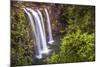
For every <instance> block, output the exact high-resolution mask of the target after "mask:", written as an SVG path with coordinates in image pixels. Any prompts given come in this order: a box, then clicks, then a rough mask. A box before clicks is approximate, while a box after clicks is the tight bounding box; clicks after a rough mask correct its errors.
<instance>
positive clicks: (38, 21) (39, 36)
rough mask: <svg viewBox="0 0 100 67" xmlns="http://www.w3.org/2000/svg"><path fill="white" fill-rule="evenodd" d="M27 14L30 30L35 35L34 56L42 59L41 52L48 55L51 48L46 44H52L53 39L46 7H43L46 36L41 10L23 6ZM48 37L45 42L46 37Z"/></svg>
mask: <svg viewBox="0 0 100 67" xmlns="http://www.w3.org/2000/svg"><path fill="white" fill-rule="evenodd" d="M23 9H24V11H25V13H26V14H27V16H28V18H29V20H30V23H31V26H32V32H33V35H34V37H35V56H36V58H37V59H42V58H43V54H45V55H48V54H49V52H50V51H51V49H49V48H48V44H53V42H54V40H53V37H52V30H51V24H50V17H49V13H48V11H47V9H46V8H45V9H44V11H45V14H46V22H47V26H48V28H47V31H48V36H46V29H45V24H44V18H43V15H42V12H41V11H40V10H39V9H36V10H33V9H31V8H23ZM46 37H48V38H49V40H48V43H47V38H46Z"/></svg>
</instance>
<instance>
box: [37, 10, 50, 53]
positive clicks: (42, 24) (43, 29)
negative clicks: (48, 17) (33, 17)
mask: <svg viewBox="0 0 100 67" xmlns="http://www.w3.org/2000/svg"><path fill="white" fill-rule="evenodd" d="M36 11H37V13H38V16H39V18H40V21H41V27H42V31H43V36H44V40H43V41H44V42H45V43H46V44H42V46H43V50H42V53H43V54H48V53H49V51H50V50H48V47H47V41H46V34H45V26H44V20H43V16H42V13H41V11H40V10H39V9H37V10H36Z"/></svg>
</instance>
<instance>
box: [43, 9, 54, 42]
mask: <svg viewBox="0 0 100 67" xmlns="http://www.w3.org/2000/svg"><path fill="white" fill-rule="evenodd" d="M44 11H45V13H46V18H47V27H48V35H49V36H48V38H49V41H48V43H49V44H53V42H54V40H53V37H52V30H51V23H50V17H49V13H48V11H47V9H46V8H44Z"/></svg>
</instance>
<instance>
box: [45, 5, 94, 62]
mask: <svg viewBox="0 0 100 67" xmlns="http://www.w3.org/2000/svg"><path fill="white" fill-rule="evenodd" d="M60 19H62V20H65V21H66V23H67V24H68V25H67V26H66V29H65V32H66V34H65V35H64V37H63V38H62V39H61V43H60V47H59V49H60V50H59V51H58V52H53V54H52V55H51V57H48V58H47V59H46V60H45V62H47V63H50V64H51V63H71V62H85V61H94V60H95V45H94V44H95V36H94V34H95V33H94V32H95V7H94V6H77V5H65V6H63V9H62V13H61V17H60ZM62 22H63V21H62ZM58 45H59V44H58Z"/></svg>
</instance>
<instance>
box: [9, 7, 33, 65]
mask: <svg viewBox="0 0 100 67" xmlns="http://www.w3.org/2000/svg"><path fill="white" fill-rule="evenodd" d="M31 33H32V31H31V27H30V24H29V21H28V19H27V17H26V15H25V13H24V11H23V10H21V9H16V8H13V7H12V11H11V56H12V58H11V64H12V65H13V66H14V65H30V64H32V62H33V60H32V58H33V53H34V40H33V39H32V37H31V36H32V34H31Z"/></svg>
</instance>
